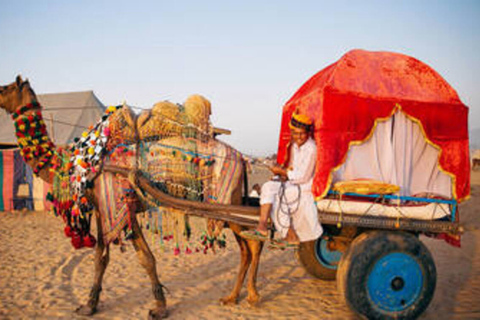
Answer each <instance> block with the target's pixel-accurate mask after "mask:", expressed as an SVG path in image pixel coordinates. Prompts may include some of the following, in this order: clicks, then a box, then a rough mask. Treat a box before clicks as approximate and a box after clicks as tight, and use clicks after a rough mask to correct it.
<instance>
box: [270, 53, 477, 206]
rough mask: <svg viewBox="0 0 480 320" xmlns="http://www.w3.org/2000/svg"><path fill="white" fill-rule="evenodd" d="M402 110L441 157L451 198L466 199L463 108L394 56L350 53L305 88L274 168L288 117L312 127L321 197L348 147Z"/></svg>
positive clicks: (445, 88)
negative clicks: (301, 117) (305, 119)
mask: <svg viewBox="0 0 480 320" xmlns="http://www.w3.org/2000/svg"><path fill="white" fill-rule="evenodd" d="M397 108H400V109H401V110H402V111H403V112H405V113H406V114H407V115H408V116H410V117H411V118H414V119H416V120H418V122H419V123H420V124H421V126H422V129H423V132H424V133H425V135H426V139H427V140H428V141H429V142H430V143H432V144H433V145H435V146H437V147H438V148H439V149H440V150H441V153H440V159H439V165H440V168H441V170H442V171H444V172H445V173H447V174H449V175H450V176H451V177H452V178H453V179H452V188H453V190H452V194H453V196H454V198H455V199H457V200H459V201H461V200H463V199H465V198H467V197H468V196H469V194H470V161H469V150H468V108H467V107H466V106H465V105H464V104H463V103H462V102H461V101H460V98H459V97H458V95H457V93H456V92H455V90H454V89H453V88H452V87H451V86H450V85H449V84H448V83H447V82H446V81H445V80H444V79H443V78H442V77H441V76H440V75H439V74H438V73H437V72H436V71H435V70H433V69H432V68H430V67H429V66H427V65H426V64H424V63H422V62H421V61H419V60H417V59H415V58H412V57H409V56H406V55H403V54H398V53H391V52H369V51H364V50H352V51H350V52H348V53H347V54H345V55H344V56H343V57H342V58H340V60H338V61H337V62H335V63H334V64H332V65H330V66H328V67H326V68H325V69H323V70H321V71H320V72H318V73H317V74H316V75H314V76H313V77H312V78H311V79H310V80H308V81H307V82H306V83H305V84H304V85H303V86H302V87H301V88H300V89H299V90H298V91H297V92H296V93H295V94H294V95H293V97H292V98H291V99H290V100H289V101H288V102H287V103H286V105H285V106H284V107H283V115H282V124H281V131H280V141H279V147H278V159H277V161H278V162H279V163H284V162H285V160H286V153H287V149H288V143H289V141H290V129H289V126H288V123H289V121H290V117H291V115H292V113H293V112H294V111H295V110H296V109H298V110H299V112H300V113H305V114H308V115H309V116H310V117H311V118H312V119H314V125H315V133H314V138H315V141H316V143H317V148H318V151H319V152H318V159H317V167H316V172H315V177H314V185H313V193H314V195H315V196H316V197H317V198H318V197H323V196H325V194H326V193H327V191H328V189H329V187H330V182H331V172H332V170H333V169H334V168H336V167H338V166H340V165H341V164H342V163H343V162H344V161H345V157H346V155H347V152H348V149H349V146H350V145H351V144H352V143H353V142H358V141H364V140H366V139H367V138H368V136H369V134H370V133H371V131H372V130H373V128H374V124H375V120H377V119H380V118H388V117H390V116H391V115H392V114H393V113H394V112H395V110H396V109H397Z"/></svg>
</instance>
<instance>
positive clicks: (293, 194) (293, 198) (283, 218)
mask: <svg viewBox="0 0 480 320" xmlns="http://www.w3.org/2000/svg"><path fill="white" fill-rule="evenodd" d="M290 159H291V160H290V161H291V163H290V165H291V168H292V169H291V170H288V171H287V174H288V181H287V182H285V183H284V194H283V197H282V201H280V196H281V194H280V193H281V185H282V184H281V182H279V181H269V182H267V183H265V184H264V185H263V186H262V192H261V196H260V204H261V205H263V204H267V203H271V204H273V206H272V211H271V213H270V214H271V218H272V221H273V223H274V224H275V228H276V230H277V231H278V232H279V233H280V235H281V237H282V238H284V237H285V236H286V235H287V232H288V229H289V228H290V226H292V227H293V230H295V233H296V234H297V236H298V238H299V239H300V241H301V242H305V241H310V240H314V239H317V238H318V237H320V235H321V234H322V232H323V229H322V227H321V225H320V223H319V221H318V215H317V208H316V206H315V201H314V198H313V194H312V182H313V174H314V173H315V163H316V159H317V147H316V145H315V142H314V141H313V139H312V138H309V139H308V140H307V141H306V142H305V143H304V144H303V145H302V146H300V147H299V146H298V145H297V144H293V146H292V148H291V154H290ZM280 203H281V205H279V204H280Z"/></svg>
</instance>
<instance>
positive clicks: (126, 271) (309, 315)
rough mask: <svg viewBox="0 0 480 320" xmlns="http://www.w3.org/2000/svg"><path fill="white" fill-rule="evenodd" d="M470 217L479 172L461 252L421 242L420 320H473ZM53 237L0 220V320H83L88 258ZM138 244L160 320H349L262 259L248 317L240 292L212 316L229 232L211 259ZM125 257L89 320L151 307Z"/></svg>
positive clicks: (139, 273) (114, 255)
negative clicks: (151, 276) (431, 289)
mask: <svg viewBox="0 0 480 320" xmlns="http://www.w3.org/2000/svg"><path fill="white" fill-rule="evenodd" d="M257 174H258V172H257ZM259 180H261V178H259ZM251 185H252V184H251ZM479 211H480V172H473V173H472V198H471V199H470V201H468V202H466V203H465V204H462V206H461V208H460V212H461V217H462V221H463V222H464V223H465V225H466V226H467V228H468V230H469V231H467V232H466V233H465V235H464V236H463V238H462V248H461V249H458V248H454V247H451V246H449V245H448V244H446V243H445V242H443V241H440V240H433V239H429V238H424V237H422V240H423V241H424V243H425V244H426V245H427V246H428V248H429V249H430V251H431V252H432V254H433V256H434V259H435V263H436V266H437V272H438V280H437V288H436V291H435V296H434V298H433V301H432V303H431V304H430V307H429V308H428V309H427V311H426V312H425V313H424V314H423V315H422V317H421V319H480V298H479V297H480V231H479V227H480V220H479V219H478V215H479V214H480V212H479ZM198 223H199V222H198V221H197V222H196V224H198ZM62 230H63V223H62V221H61V219H60V218H55V217H54V216H53V215H52V214H49V213H32V212H27V213H4V212H2V213H0V257H1V263H0V319H72V318H73V319H86V317H80V316H76V315H75V314H74V313H73V310H74V309H75V308H76V307H77V306H79V305H80V304H82V303H85V302H86V300H87V298H88V293H89V291H90V286H91V283H92V281H93V250H89V249H83V250H78V251H76V250H74V249H73V248H72V246H71V245H70V243H69V241H68V239H67V238H65V236H64V235H63V233H62ZM199 231H201V230H198V231H196V232H197V233H196V236H198V232H199ZM147 235H148V236H147V238H148V241H149V243H150V245H151V248H152V250H153V252H154V255H155V257H156V258H157V269H158V272H159V274H160V278H161V281H162V283H163V284H165V285H166V286H167V287H168V289H169V290H170V293H169V294H168V295H167V299H168V305H169V307H168V308H169V312H170V317H169V318H170V319H355V318H356V317H355V315H354V314H353V313H352V312H351V311H350V310H349V309H348V308H347V307H346V306H345V305H344V304H343V303H342V302H341V300H340V297H339V294H338V292H337V289H336V283H335V282H326V281H321V280H318V279H315V278H313V277H311V276H309V275H308V274H307V273H306V272H305V271H304V269H303V268H302V267H301V266H300V265H299V264H298V262H297V261H296V259H295V254H294V252H293V251H288V252H278V251H271V250H268V249H265V251H264V253H263V255H262V260H261V265H260V271H259V275H258V288H259V291H260V294H261V295H262V300H261V303H260V305H259V306H258V307H250V306H249V305H248V304H247V303H246V302H245V301H244V298H245V295H246V292H245V290H243V291H242V295H241V301H240V303H239V304H238V305H236V306H220V304H219V303H218V299H219V298H221V297H222V296H224V295H227V294H228V293H229V291H230V289H231V287H232V286H233V282H234V279H235V277H236V273H237V268H238V263H239V251H238V249H237V247H236V243H235V241H234V240H233V237H232V235H231V232H230V231H229V230H228V231H227V235H228V239H229V241H228V244H227V248H226V249H225V250H223V251H220V252H218V253H217V254H215V255H214V254H211V253H209V254H207V255H204V254H203V253H196V254H191V255H181V256H174V255H173V254H172V249H173V248H169V249H167V250H166V251H165V252H162V251H161V248H160V246H159V245H158V241H159V239H158V237H157V236H152V235H150V234H149V233H147ZM127 248H128V250H127V252H125V253H121V252H120V250H119V247H118V246H113V247H112V250H111V260H110V265H109V267H108V269H107V272H106V275H105V278H104V283H103V292H102V296H101V301H100V304H99V312H98V313H97V314H96V315H95V316H94V317H93V318H94V319H144V318H146V316H147V312H148V309H149V308H151V307H152V306H153V297H152V294H151V290H150V282H149V280H148V278H147V276H146V274H145V272H144V270H143V268H142V267H141V266H140V264H139V263H138V261H137V258H136V254H135V251H134V250H133V248H132V247H131V246H128V247H127Z"/></svg>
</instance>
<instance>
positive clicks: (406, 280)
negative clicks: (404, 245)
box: [367, 252, 424, 312]
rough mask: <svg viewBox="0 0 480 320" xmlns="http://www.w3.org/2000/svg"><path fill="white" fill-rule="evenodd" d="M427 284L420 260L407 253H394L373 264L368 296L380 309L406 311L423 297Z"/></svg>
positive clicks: (368, 281)
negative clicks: (423, 289) (422, 293)
mask: <svg viewBox="0 0 480 320" xmlns="http://www.w3.org/2000/svg"><path fill="white" fill-rule="evenodd" d="M423 282H424V279H423V274H422V269H421V267H420V265H419V263H418V262H417V260H415V259H414V258H413V257H412V256H411V255H408V254H405V253H401V252H395V253H390V254H387V255H386V256H383V257H382V258H381V259H379V260H378V261H377V262H376V263H375V264H374V265H373V268H372V270H371V272H370V273H369V275H368V279H367V291H368V296H369V298H370V300H371V301H372V302H373V304H374V305H375V306H377V307H378V308H379V309H380V310H383V311H387V312H395V311H402V310H405V309H407V308H408V307H410V306H411V305H412V304H413V303H414V302H415V301H416V300H417V299H418V298H419V296H420V293H421V291H422V287H423Z"/></svg>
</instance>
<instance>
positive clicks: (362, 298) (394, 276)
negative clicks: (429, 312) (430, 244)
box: [337, 231, 437, 319]
mask: <svg viewBox="0 0 480 320" xmlns="http://www.w3.org/2000/svg"><path fill="white" fill-rule="evenodd" d="M337 280H338V288H339V291H340V294H341V296H342V297H343V298H344V299H345V300H346V302H347V304H348V305H349V306H350V307H351V308H352V309H353V310H354V311H355V312H357V313H359V314H360V315H363V316H365V317H367V318H369V319H414V318H416V317H418V316H419V315H420V314H421V313H422V312H423V311H425V309H426V308H427V307H428V305H429V303H430V301H431V300H432V297H433V293H434V291H435V285H436V281H437V272H436V269H435V263H434V261H433V259H432V256H431V254H430V252H429V251H428V249H427V248H426V247H425V246H424V245H423V243H422V242H420V240H418V239H417V237H415V236H414V235H412V234H409V233H405V232H387V231H373V232H368V233H363V234H361V235H360V236H358V237H357V238H356V239H355V240H354V241H353V242H352V244H351V245H350V247H349V248H348V250H347V251H346V252H345V254H344V255H343V257H342V259H341V261H340V264H339V268H338V274H337Z"/></svg>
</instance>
